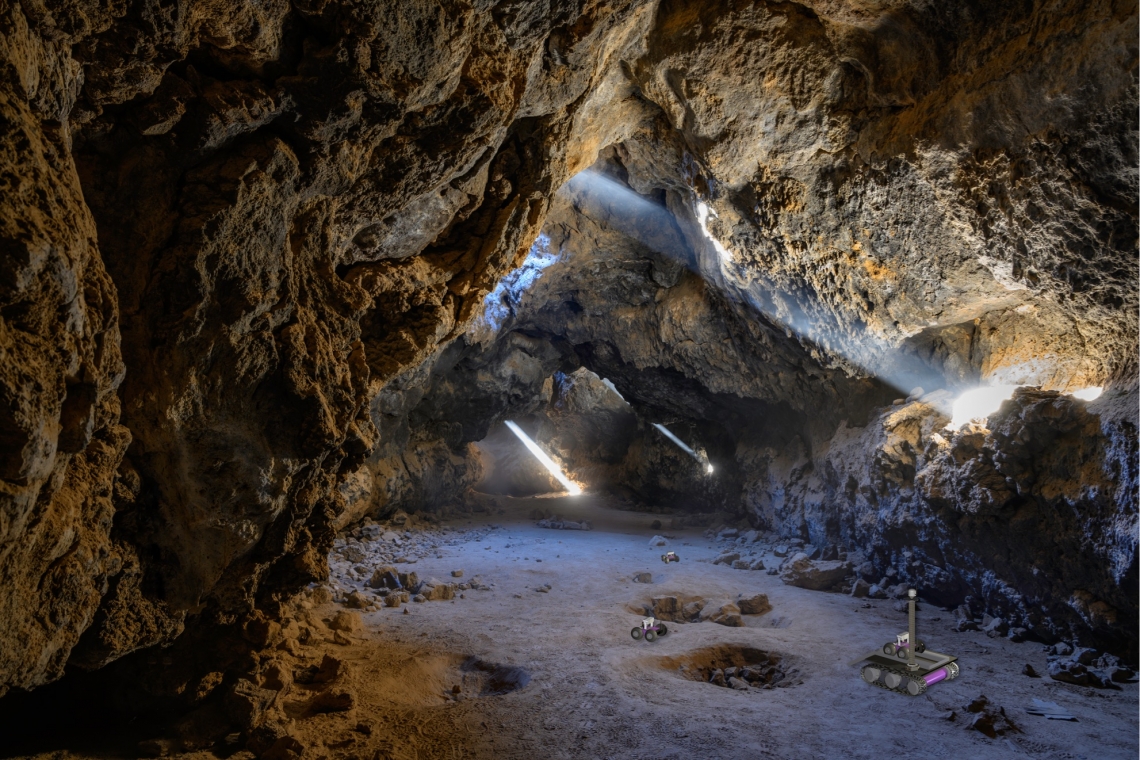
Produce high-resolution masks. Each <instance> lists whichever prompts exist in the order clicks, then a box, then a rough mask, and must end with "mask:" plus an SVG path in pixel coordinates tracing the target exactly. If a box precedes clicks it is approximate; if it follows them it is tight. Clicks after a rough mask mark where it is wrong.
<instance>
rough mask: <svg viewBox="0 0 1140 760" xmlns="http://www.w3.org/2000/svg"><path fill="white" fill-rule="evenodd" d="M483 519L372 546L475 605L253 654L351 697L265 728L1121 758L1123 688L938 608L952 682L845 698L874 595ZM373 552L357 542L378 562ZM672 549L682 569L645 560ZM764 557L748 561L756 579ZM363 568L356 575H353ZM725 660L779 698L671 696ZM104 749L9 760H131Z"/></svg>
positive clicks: (577, 515)
mask: <svg viewBox="0 0 1140 760" xmlns="http://www.w3.org/2000/svg"><path fill="white" fill-rule="evenodd" d="M487 505H488V507H489V509H488V511H487V512H484V513H476V514H472V515H469V516H463V517H453V518H451V519H449V520H445V521H444V522H442V523H441V524H440V525H437V526H432V527H431V528H429V529H426V530H424V531H422V532H421V530H420V529H411V536H412V538H411V540H410V541H407V540H405V541H403V542H402V546H401V547H400V548H398V549H397V548H394V547H392V546H391V544H384V546H385V548H386V549H388V550H391V551H392V553H393V554H401V553H407V554H408V555H409V556H414V555H415V554H419V555H420V558H419V559H418V560H417V561H416V562H414V563H404V564H399V565H397V568H398V569H399V570H401V571H409V570H414V571H415V572H416V573H417V574H418V575H419V577H420V578H421V579H423V578H430V577H436V578H438V579H440V580H442V581H447V582H468V583H469V582H470V581H471V580H473V579H476V578H478V579H480V580H481V582H482V583H483V584H486V585H487V586H489V587H490V588H489V589H487V590H473V589H469V590H465V591H462V592H461V593H463V595H464V598H459V597H458V596H457V597H456V598H455V599H454V600H451V601H428V602H420V603H416V602H409V603H407V604H404V605H402V606H400V607H396V608H387V607H385V608H381V609H379V610H373V611H361V613H360V614H361V617H362V620H363V629H362V630H358V631H354V632H352V633H350V634H349V635H347V637H346V636H345V634H343V633H340V632H336V631H332V630H329V629H328V628H326V627H325V626H324V624H323V623H321V622H319V621H322V620H323V621H325V622H328V621H330V620H331V619H332V618H333V617H334V616H335V615H336V614H337V613H338V612H340V611H341V610H343V609H344V607H343V606H342V605H341V604H338V603H336V602H330V603H326V604H323V605H320V606H318V607H316V608H313V609H309V610H302V611H301V612H300V615H299V617H300V618H301V619H302V620H303V621H304V620H307V621H308V622H307V623H303V627H306V628H309V629H310V630H311V631H312V635H311V636H309V637H307V638H306V637H304V636H301V637H300V638H299V639H289V640H288V641H286V642H285V643H283V644H282V646H281V647H279V648H275V649H274V650H271V651H268V652H266V653H264V654H263V656H262V660H263V662H279V663H282V664H283V665H284V667H286V668H287V669H288V670H289V671H290V672H293V673H303V672H304V671H306V669H307V670H308V671H309V672H312V671H315V670H316V668H317V666H319V665H320V664H321V663H322V661H327V660H326V658H327V657H329V656H332V657H334V658H336V659H338V660H341V661H343V662H344V663H347V665H348V667H347V668H346V669H344V671H342V676H341V677H338V679H337V680H336V681H334V682H333V684H332V688H331V689H328V688H327V687H323V686H322V687H320V688H321V689H326V690H329V691H330V693H331V692H336V691H337V689H338V688H339V687H342V686H347V688H348V689H349V690H350V691H352V692H353V693H354V695H355V703H354V706H353V707H352V708H351V709H349V710H343V709H339V710H334V711H331V712H317V713H314V711H313V709H312V705H313V699H314V696H313V695H314V694H316V693H318V691H317V690H316V687H310V686H305V685H301V684H295V685H293V686H292V687H291V688H290V689H286V690H285V691H282V692H280V694H279V698H278V700H277V704H278V707H277V708H275V710H279V711H280V712H279V713H278V719H280V718H281V717H282V716H281V714H280V713H284V715H285V716H288V717H291V718H293V720H292V721H291V722H290V721H288V720H287V723H289V726H290V732H291V734H292V736H294V737H295V738H296V739H297V740H298V741H299V743H300V745H301V746H299V747H296V748H297V749H300V748H301V747H303V752H302V754H301V758H302V760H318V759H319V758H327V759H328V760H334V759H335V760H427V759H435V758H441V759H448V760H450V759H452V758H454V759H456V760H458V759H460V758H480V759H482V758H487V759H490V758H495V759H499V758H502V759H510V758H526V759H527V760H532V759H533V758H556V759H557V758H591V759H593V758H614V759H615V760H634V759H640V758H687V759H688V758H695V759H699V760H713V759H715V758H722V759H723V760H728V759H729V758H741V759H743V758H796V759H797V760H799V759H801V758H868V759H870V758H874V759H875V760H880V759H881V758H884V757H894V758H903V757H905V758H982V759H984V758H1017V757H1033V758H1049V759H1050V760H1062V759H1065V760H1076V759H1078V758H1089V760H1092V759H1093V758H1096V760H1111V759H1112V758H1128V759H1129V760H1131V759H1133V758H1136V757H1137V754H1138V744H1140V742H1138V738H1137V737H1138V734H1137V732H1138V725H1140V720H1138V714H1137V706H1138V686H1137V684H1136V683H1126V684H1122V687H1123V688H1122V690H1121V691H1100V690H1096V689H1092V688H1087V687H1080V686H1075V685H1071V684H1064V683H1059V682H1056V681H1053V680H1051V679H1049V678H1047V677H1046V678H1030V677H1028V676H1025V675H1023V674H1022V669H1023V668H1024V666H1025V665H1026V664H1031V665H1032V666H1033V667H1034V668H1035V669H1036V670H1037V671H1038V672H1042V673H1044V672H1046V671H1047V664H1046V654H1045V652H1044V651H1043V649H1042V646H1041V645H1040V644H1038V643H1034V642H1025V643H1013V642H1011V641H1009V640H1008V639H1004V638H1002V639H991V638H987V637H986V635H985V634H984V633H981V632H966V633H957V632H955V631H952V630H951V626H952V625H953V623H954V620H953V615H952V614H951V613H950V612H947V611H944V610H940V609H938V608H936V607H933V606H932V605H922V609H921V611H920V613H919V616H918V635H919V637H920V638H921V639H924V640H925V641H926V642H927V644H928V646H929V648H930V649H932V650H935V651H939V652H945V653H949V654H955V655H957V656H958V657H959V658H960V660H959V662H960V665H961V668H962V673H961V676H960V677H959V678H958V679H957V680H954V681H950V682H943V683H940V684H935V685H934V686H932V687H931V688H930V690H929V691H928V692H927V693H926V694H925V695H922V696H919V697H913V698H912V697H907V696H904V695H901V694H897V693H893V692H888V691H885V690H881V689H876V688H874V687H872V686H869V685H867V684H865V683H863V681H862V680H861V679H860V677H859V668H858V667H854V666H852V665H850V663H851V662H852V661H853V660H856V659H857V658H859V657H861V656H862V655H864V654H866V653H868V652H870V651H871V650H873V649H876V648H878V647H880V646H882V644H883V643H884V642H886V641H888V640H889V639H891V638H892V637H893V636H894V634H895V633H896V632H898V631H900V630H903V629H904V628H905V627H906V615H905V613H900V612H899V611H897V610H896V609H895V606H896V602H895V601H893V600H867V599H854V598H851V597H849V596H847V595H843V594H838V593H826V592H820V591H809V590H805V589H800V588H796V587H793V586H788V585H785V584H784V583H782V582H781V581H780V579H779V577H778V576H772V575H767V574H766V573H765V572H764V571H753V570H737V569H733V568H731V567H728V566H725V565H713V564H712V563H711V561H710V560H711V559H712V558H714V557H716V556H717V555H718V554H719V553H720V552H721V551H722V550H723V546H721V545H718V544H717V543H716V541H715V540H710V539H708V538H706V537H705V535H704V529H702V528H688V529H683V530H672V529H670V528H668V527H664V528H660V529H656V530H655V529H653V528H652V527H651V523H652V522H653V521H654V520H657V519H660V520H662V522H663V523H664V524H665V525H666V526H668V525H669V522H670V517H669V516H668V515H660V514H651V513H645V512H630V511H620V510H616V509H611V508H607V507H606V506H604V504H603V500H602V499H600V498H599V497H596V496H593V495H590V494H587V495H585V496H581V497H577V498H552V497H537V498H525V499H521V498H506V497H499V498H494V499H491V498H490V497H488V499H487ZM536 508H537V509H542V510H545V511H547V512H555V513H558V514H560V515H561V516H563V517H564V518H566V519H569V520H589V521H590V522H591V523H592V525H593V530H591V531H576V530H551V529H544V528H540V527H538V526H537V525H536V522H535V520H534V519H532V518H531V514H532V512H533V511H534V510H535V509H536ZM396 530H398V531H399V532H400V533H401V534H402V533H403V529H396ZM655 534H665V535H669V536H672V538H671V539H670V541H669V545H668V546H666V547H652V546H650V545H649V543H650V542H649V539H650V538H651V537H652V536H654V535H655ZM380 542H382V539H378V540H377V541H372V542H366V545H367V546H369V547H370V551H372V552H373V553H374V554H375V553H382V551H383V550H382V549H380V548H379V547H380V546H381V543H380ZM670 549H671V550H673V551H676V552H677V554H678V555H679V556H680V557H681V562H680V563H673V564H669V565H665V564H664V563H662V562H661V559H660V556H661V554H662V552H664V551H667V550H670ZM701 560H704V561H701ZM330 561H331V565H332V569H333V581H334V583H339V585H340V586H341V588H342V589H343V590H344V591H346V592H348V591H352V590H353V588H356V589H365V588H366V586H365V584H364V582H362V581H351V580H350V579H349V578H348V575H347V573H346V571H348V569H349V567H351V566H352V565H351V564H349V563H346V562H344V561H343V559H342V558H341V557H340V556H338V553H337V552H336V551H335V550H334V552H333V554H332V555H331V556H330ZM777 562H779V560H777V559H775V558H774V557H771V556H765V563H766V564H774V563H777ZM371 564H375V563H371ZM362 565H363V566H362V567H361V569H362V570H365V569H368V568H369V565H370V562H367V561H366V562H364V563H362ZM358 566H359V565H358ZM460 569H461V570H463V577H462V578H459V579H457V578H453V577H452V576H451V571H453V570H460ZM369 572H370V569H369ZM640 572H650V573H652V576H653V582H652V584H643V583H635V582H633V576H634V574H635V573H640ZM356 575H358V576H359V575H362V573H356ZM547 586H548V587H549V588H548V589H547V590H546V591H544V592H539V591H538V590H537V589H539V588H544V587H547ZM755 593H763V594H766V595H767V596H768V598H769V600H770V602H771V605H772V610H771V611H769V612H767V613H765V614H762V615H744V616H743V620H744V621H745V626H744V627H742V628H732V627H726V626H722V625H718V624H716V623H713V622H702V623H687V624H675V623H669V624H668V625H669V628H670V631H669V633H668V634H667V635H666V636H664V637H662V638H660V639H658V640H657V641H655V642H652V643H650V642H645V641H634V640H633V639H632V638H631V637H630V633H629V632H630V629H631V628H632V627H634V626H635V625H637V624H638V622H639V621H640V618H641V615H639V614H637V613H635V612H634V611H632V610H631V609H630V606H631V605H637V604H640V603H643V602H647V601H649V599H650V597H652V596H659V595H685V596H701V597H705V598H706V599H708V600H709V601H710V602H718V601H721V600H723V601H733V600H735V599H736V598H737V597H738V596H739V595H741V594H747V595H752V594H755ZM920 593H921V590H920ZM405 610H406V612H405ZM302 639H303V640H305V641H306V643H304V644H302V643H301V640H302ZM286 645H287V646H286ZM736 647H742V648H751V649H754V650H763V651H764V652H769V653H772V654H774V655H776V656H777V657H779V658H780V660H781V663H780V664H781V666H782V667H783V668H784V669H785V671H786V672H787V673H788V676H787V678H786V679H785V680H786V682H790V683H791V684H792V685H788V686H786V687H780V688H771V689H764V690H761V689H752V690H749V691H736V690H733V689H730V688H723V687H720V686H716V685H714V684H710V683H705V682H698V681H694V680H687V679H686V678H684V677H683V675H682V673H681V671H679V670H678V663H679V662H680V663H684V662H686V660H687V658H690V657H692V656H694V655H695V656H700V655H701V654H702V653H705V652H710V651H711V652H716V653H724V652H731V651H733V650H734V648H736ZM472 663H477V664H476V665H475V666H472ZM519 683H525V685H523V686H521V688H519V687H518V684H519ZM456 689H458V693H453V692H454V690H456ZM488 692H505V693H496V694H489V693H488ZM982 694H984V695H985V696H986V697H988V698H989V700H990V701H991V702H992V703H995V704H997V705H1000V706H1002V707H1003V708H1004V710H1005V714H1006V716H1007V718H1008V719H1009V720H1010V721H1012V723H1013V724H1015V725H1016V726H1017V727H1018V728H1019V729H1020V730H1021V733H1009V734H1006V735H1004V736H998V737H997V738H994V739H991V738H988V737H987V736H985V735H983V734H982V733H979V732H978V731H976V730H974V729H971V728H970V727H969V722H970V719H971V718H973V715H971V714H970V713H968V712H966V711H965V709H964V708H965V706H966V705H967V704H968V703H969V702H971V701H972V700H974V699H975V698H976V697H978V696H979V695H982ZM1034 697H1037V698H1040V699H1043V700H1045V701H1048V702H1055V703H1057V704H1058V705H1060V706H1061V707H1063V708H1066V709H1067V710H1069V711H1070V712H1071V713H1072V714H1073V715H1074V716H1076V717H1077V719H1078V720H1077V722H1063V721H1048V720H1046V719H1045V718H1041V717H1037V716H1033V715H1029V714H1027V713H1026V711H1025V707H1027V706H1028V705H1029V704H1030V701H1031V699H1032V698H1034ZM951 716H952V717H951ZM105 738H107V737H105ZM237 738H238V735H237V734H234V735H232V737H231V742H230V743H229V745H228V746H230V747H231V749H229V750H226V749H225V747H224V746H220V747H215V748H214V749H213V750H203V751H199V752H195V753H189V754H185V753H184V754H183V755H182V757H183V758H187V760H189V758H194V760H213V759H214V758H216V757H227V756H228V757H229V758H230V760H252V758H253V755H252V753H250V752H248V751H247V750H239V749H238V747H239V746H240V742H239V743H238V744H234V743H233V740H236V739H237ZM133 741H137V740H133ZM96 743H97V744H101V743H102V742H96ZM2 744H3V741H2V739H0V747H2ZM56 746H57V747H59V746H61V745H60V744H56ZM64 746H65V745H64ZM117 746H118V747H119V749H113V748H109V747H108V748H107V751H92V752H88V751H83V750H79V749H78V748H76V749H73V750H64V749H54V750H51V751H47V752H39V753H32V754H31V755H28V756H29V757H36V758H39V759H40V760H46V758H49V757H50V758H52V760H70V759H72V758H81V757H95V756H97V757H102V758H119V757H131V756H137V754H134V753H132V751H131V750H129V749H128V750H126V752H125V754H124V750H123V749H122V746H123V745H122V743H121V742H119V743H117ZM131 746H133V745H131ZM140 747H141V745H140ZM215 753H216V754H215ZM142 754H145V752H144V753H142ZM0 755H2V756H5V757H7V756H9V755H7V754H5V753H3V752H0ZM281 757H282V758H287V757H296V755H295V754H287V753H286V754H282V755H281Z"/></svg>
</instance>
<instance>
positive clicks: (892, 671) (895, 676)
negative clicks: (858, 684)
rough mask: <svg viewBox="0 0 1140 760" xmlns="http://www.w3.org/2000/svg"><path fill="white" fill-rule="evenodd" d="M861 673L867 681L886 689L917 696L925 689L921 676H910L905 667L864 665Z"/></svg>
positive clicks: (924, 682)
mask: <svg viewBox="0 0 1140 760" xmlns="http://www.w3.org/2000/svg"><path fill="white" fill-rule="evenodd" d="M861 674H862V676H863V680H864V681H866V682H867V683H869V684H871V685H872V686H878V687H879V688H880V689H886V690H887V691H897V692H899V693H900V694H906V695H907V696H910V697H917V696H918V695H919V694H922V693H923V692H925V691H926V681H924V680H923V679H922V677H921V676H917V677H914V676H911V674H910V673H908V672H907V671H906V669H905V668H894V667H890V666H887V665H883V666H879V665H864V666H863V670H862V671H861ZM892 684H893V685H892Z"/></svg>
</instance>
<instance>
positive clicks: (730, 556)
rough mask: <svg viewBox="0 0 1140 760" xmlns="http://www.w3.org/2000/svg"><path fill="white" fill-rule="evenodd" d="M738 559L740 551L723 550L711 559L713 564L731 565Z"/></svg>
mask: <svg viewBox="0 0 1140 760" xmlns="http://www.w3.org/2000/svg"><path fill="white" fill-rule="evenodd" d="M738 559H740V552H725V553H724V554H721V555H720V556H719V557H717V558H716V559H714V560H713V564H714V565H731V564H732V563H733V562H735V561H736V560H738Z"/></svg>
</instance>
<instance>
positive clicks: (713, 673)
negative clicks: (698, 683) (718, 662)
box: [702, 655, 803, 691]
mask: <svg viewBox="0 0 1140 760" xmlns="http://www.w3.org/2000/svg"><path fill="white" fill-rule="evenodd" d="M702 675H703V674H702ZM704 680H707V681H708V683H711V684H713V685H714V686H724V687H726V688H729V689H735V690H737V691H758V690H761V689H775V688H781V689H782V688H785V687H787V686H797V685H799V684H802V683H803V681H802V680H801V678H800V673H799V671H797V670H795V669H791V670H787V671H785V670H784V669H783V668H781V667H780V660H779V658H778V657H776V656H775V655H768V657H767V659H766V660H764V661H762V662H756V663H752V664H749V665H745V666H743V667H737V666H735V665H731V666H729V667H727V668H723V669H722V668H714V669H712V670H710V671H709V674H708V678H707V679H704Z"/></svg>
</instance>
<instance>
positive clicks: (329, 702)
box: [309, 685, 356, 713]
mask: <svg viewBox="0 0 1140 760" xmlns="http://www.w3.org/2000/svg"><path fill="white" fill-rule="evenodd" d="M354 707H356V690H355V689H353V688H352V687H351V686H348V685H341V686H334V687H333V688H331V689H326V690H325V691H322V692H321V693H320V694H317V696H316V697H314V698H313V701H312V702H311V703H310V704H309V709H310V710H312V711H313V712H317V713H329V712H345V711H347V710H351V709H352V708H354Z"/></svg>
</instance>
